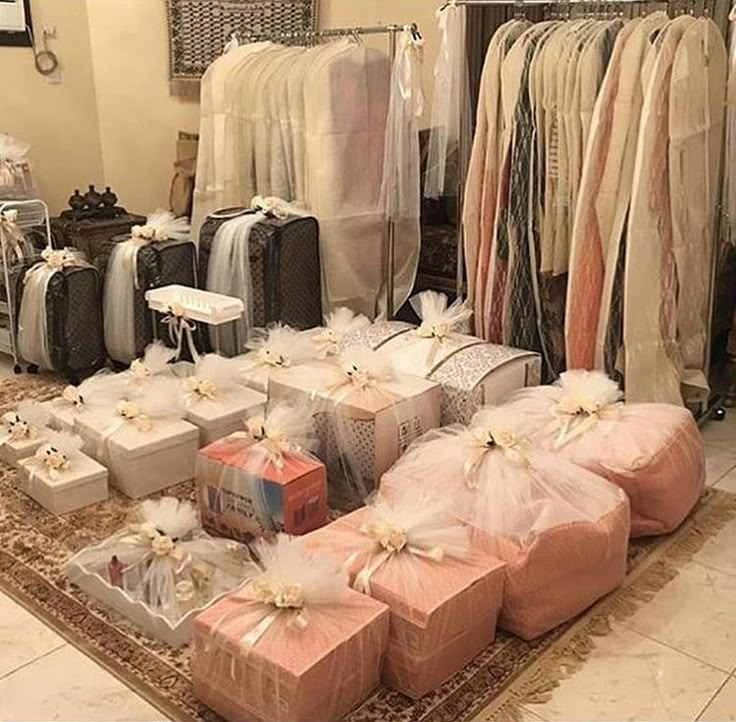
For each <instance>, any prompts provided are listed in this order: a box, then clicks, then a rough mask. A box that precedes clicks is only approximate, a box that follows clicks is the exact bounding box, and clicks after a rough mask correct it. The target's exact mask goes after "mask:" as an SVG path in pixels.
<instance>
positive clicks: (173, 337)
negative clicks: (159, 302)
mask: <svg viewBox="0 0 736 722" xmlns="http://www.w3.org/2000/svg"><path fill="white" fill-rule="evenodd" d="M164 323H165V324H166V325H167V326H168V327H169V340H170V341H171V343H172V344H174V345H175V346H176V357H175V358H176V360H177V361H178V360H179V358H180V356H181V352H182V349H183V345H184V338H186V341H187V347H188V348H189V353H190V354H191V356H192V361H194V363H197V361H199V352H198V351H197V347H196V346H195V344H194V336H193V335H192V332H193V331H195V330H196V328H197V326H196V325H195V323H194V322H193V321H190V320H189V319H188V318H187V317H186V314H185V312H184V309H183V308H181V307H180V306H178V307H177V306H169V313H168V314H167V315H166V316H165V317H164Z"/></svg>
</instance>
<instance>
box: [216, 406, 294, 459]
mask: <svg viewBox="0 0 736 722" xmlns="http://www.w3.org/2000/svg"><path fill="white" fill-rule="evenodd" d="M245 427H246V431H236V432H234V433H232V434H230V435H228V436H226V437H225V439H224V441H225V443H234V442H244V449H247V448H252V447H253V446H260V447H261V448H262V449H263V450H264V452H265V454H266V458H267V459H268V461H269V462H270V463H271V464H273V465H274V466H275V467H276V468H277V469H283V468H284V457H285V456H286V455H296V454H300V453H302V451H303V450H302V447H301V445H300V444H297V443H294V442H292V441H289V439H287V438H286V434H285V433H284V432H283V431H280V430H278V429H276V430H270V431H269V430H267V429H266V426H265V420H264V419H263V417H261V416H254V417H251V418H250V419H248V420H247V421H246V422H245Z"/></svg>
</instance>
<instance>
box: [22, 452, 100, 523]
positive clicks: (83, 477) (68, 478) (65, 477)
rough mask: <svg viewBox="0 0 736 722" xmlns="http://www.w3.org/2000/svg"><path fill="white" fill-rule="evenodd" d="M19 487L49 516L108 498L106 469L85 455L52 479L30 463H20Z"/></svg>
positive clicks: (76, 458) (36, 465)
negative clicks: (48, 512) (47, 512)
mask: <svg viewBox="0 0 736 722" xmlns="http://www.w3.org/2000/svg"><path fill="white" fill-rule="evenodd" d="M18 485H19V486H20V488H21V489H22V490H23V491H24V492H25V493H26V494H28V496H30V497H31V498H32V499H35V500H36V501H37V502H38V503H39V504H40V505H41V506H42V507H44V508H45V509H48V511H50V512H51V513H52V514H67V513H69V512H70V511H75V510H76V509H81V508H83V507H85V506H90V505H91V504H96V503H97V502H100V501H104V500H105V499H107V497H108V490H107V469H106V468H105V467H104V466H102V465H101V464H98V463H97V462H96V461H95V460H94V459H90V458H89V456H86V455H84V454H79V455H78V456H76V457H75V459H74V465H73V467H72V468H70V469H68V470H65V471H61V472H59V474H58V476H57V477H56V478H54V479H52V478H50V477H49V475H48V474H47V473H44V472H43V471H40V470H39V468H38V464H37V463H34V460H33V459H23V460H21V461H20V463H19V464H18Z"/></svg>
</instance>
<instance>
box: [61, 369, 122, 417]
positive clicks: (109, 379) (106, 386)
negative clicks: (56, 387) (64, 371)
mask: <svg viewBox="0 0 736 722" xmlns="http://www.w3.org/2000/svg"><path fill="white" fill-rule="evenodd" d="M123 393H124V377H123V376H122V375H121V374H115V373H112V372H111V371H110V370H109V369H104V370H102V371H99V372H97V373H96V374H94V375H93V376H90V377H89V378H86V379H85V380H84V381H82V382H81V383H80V384H78V385H76V386H75V385H74V384H69V385H68V386H66V387H65V388H64V390H63V391H62V392H61V395H60V396H58V397H57V398H55V399H54V400H53V401H52V402H51V416H52V419H53V420H54V422H55V423H56V425H57V426H60V427H63V428H64V429H65V430H67V431H71V430H72V429H73V427H74V420H75V418H76V417H77V416H80V415H82V414H87V413H93V414H94V413H95V411H97V412H100V411H101V410H103V409H105V408H110V407H111V406H113V405H114V404H115V403H116V402H117V401H119V400H120V398H122V394H123Z"/></svg>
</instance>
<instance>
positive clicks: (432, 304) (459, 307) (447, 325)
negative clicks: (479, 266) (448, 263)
mask: <svg viewBox="0 0 736 722" xmlns="http://www.w3.org/2000/svg"><path fill="white" fill-rule="evenodd" d="M411 305H412V308H414V310H415V311H416V313H417V315H418V316H419V318H421V319H422V322H421V324H420V325H419V327H418V328H417V329H415V330H414V331H413V332H412V333H413V334H414V335H415V336H417V337H419V338H422V339H428V340H431V343H432V347H431V349H430V350H429V358H428V362H429V363H430V364H432V363H434V360H435V358H436V356H437V353H438V352H439V350H440V348H441V347H442V345H443V344H444V343H446V342H447V341H448V340H450V339H451V338H452V336H453V334H455V333H457V332H459V331H460V330H461V329H462V327H463V325H464V324H465V323H466V322H467V321H468V320H469V319H470V317H471V316H472V315H473V310H472V309H471V308H470V307H469V306H468V305H467V304H466V303H465V302H464V301H463V300H462V299H459V298H458V299H456V300H455V301H453V303H452V304H450V305H449V306H448V305H447V296H446V295H445V294H444V293H437V292H436V291H423V292H422V293H420V294H418V295H417V296H415V297H414V298H412V299H411Z"/></svg>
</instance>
